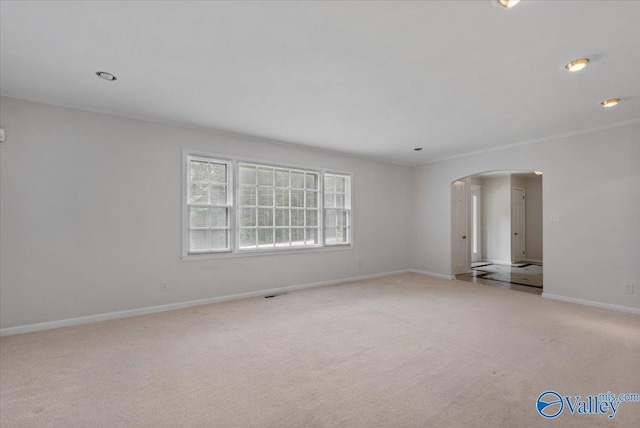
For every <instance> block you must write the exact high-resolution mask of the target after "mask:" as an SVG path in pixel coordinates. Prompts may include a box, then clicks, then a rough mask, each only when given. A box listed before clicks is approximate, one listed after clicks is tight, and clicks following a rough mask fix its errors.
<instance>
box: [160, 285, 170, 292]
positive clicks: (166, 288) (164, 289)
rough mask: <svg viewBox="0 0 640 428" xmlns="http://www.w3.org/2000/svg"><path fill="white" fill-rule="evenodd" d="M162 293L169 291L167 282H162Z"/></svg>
mask: <svg viewBox="0 0 640 428" xmlns="http://www.w3.org/2000/svg"><path fill="white" fill-rule="evenodd" d="M160 291H161V292H162V293H166V292H167V291H169V286H168V285H167V283H166V282H161V283H160Z"/></svg>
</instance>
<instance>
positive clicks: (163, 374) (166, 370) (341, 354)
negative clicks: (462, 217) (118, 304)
mask: <svg viewBox="0 0 640 428" xmlns="http://www.w3.org/2000/svg"><path fill="white" fill-rule="evenodd" d="M0 386H1V395H0V400H1V401H0V426H2V428H5V427H6V428H9V427H368V428H370V427H427V426H428V427H459V426H477V427H536V426H540V427H543V426H544V427H560V426H562V427H564V426H570V427H573V426H576V427H577V426H581V427H585V426H589V427H599V426H602V427H612V426H626V427H631V426H636V427H637V426H638V422H639V421H640V403H623V404H621V405H620V408H619V409H618V413H617V415H616V417H615V418H614V419H613V420H610V419H608V418H607V417H606V416H602V415H577V414H576V415H571V414H569V412H568V411H567V410H565V411H564V412H563V413H562V414H561V415H560V416H559V417H558V418H557V419H554V420H551V421H549V420H545V419H543V418H542V417H541V416H540V415H539V414H538V413H537V411H536V407H535V404H536V399H537V397H538V395H539V394H540V393H542V392H543V391H545V390H547V389H554V390H556V391H558V392H560V393H561V394H564V395H581V396H583V397H584V396H587V395H590V394H598V393H601V392H607V391H612V392H615V393H621V392H629V393H635V392H638V393H640V317H639V316H636V315H630V314H624V313H617V312H612V311H606V310H601V309H595V308H590V307H584V306H578V305H573V304H569V303H563V302H557V301H551V300H546V299H543V298H541V297H539V296H536V295H531V294H527V293H520V292H517V291H512V290H506V289H501V288H495V287H490V286H485V285H480V284H471V283H468V282H462V281H446V280H439V279H434V278H428V277H424V276H420V275H414V274H406V275H398V276H393V277H387V278H380V279H377V280H371V281H362V282H356V283H350V284H343V285H338V286H331V287H322V288H316V289H309V290H303V291H297V292H292V293H289V294H288V295H285V296H280V297H275V298H271V299H264V298H252V299H246V300H239V301H234V302H228V303H221V304H214V305H208V306H200V307H193V308H188V309H183V310H178V311H172V312H165V313H160V314H153V315H146V316H141V317H135V318H128V319H123V320H115V321H107V322H102V323H96V324H87V325H83V326H76V327H68V328H63V329H58V330H50V331H43V332H37V333H30V334H24V335H18V336H10V337H4V338H2V339H0Z"/></svg>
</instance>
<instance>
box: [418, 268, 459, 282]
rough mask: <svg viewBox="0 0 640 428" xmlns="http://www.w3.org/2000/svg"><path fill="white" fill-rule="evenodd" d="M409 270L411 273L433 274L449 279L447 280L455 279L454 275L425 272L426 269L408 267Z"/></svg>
mask: <svg viewBox="0 0 640 428" xmlns="http://www.w3.org/2000/svg"><path fill="white" fill-rule="evenodd" d="M409 272H412V273H418V274H420V275H425V276H434V277H436V278H442V279H449V280H451V279H456V277H455V276H451V275H444V274H441V273H435V272H427V271H424V270H418V269H409Z"/></svg>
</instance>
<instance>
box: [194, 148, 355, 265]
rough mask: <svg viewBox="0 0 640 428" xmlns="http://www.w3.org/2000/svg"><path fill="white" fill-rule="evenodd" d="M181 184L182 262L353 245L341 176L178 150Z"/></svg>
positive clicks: (347, 190)
mask: <svg viewBox="0 0 640 428" xmlns="http://www.w3.org/2000/svg"><path fill="white" fill-rule="evenodd" d="M184 183H185V192H184V202H183V238H182V239H183V251H182V255H183V258H184V259H189V258H190V257H191V256H205V258H206V255H210V254H216V253H251V252H262V251H277V250H292V249H308V248H322V247H336V246H350V245H351V243H352V238H351V231H352V225H351V176H350V175H348V174H339V173H333V172H331V173H329V172H323V171H320V170H313V169H306V168H298V167H293V166H285V165H267V164H262V163H256V162H252V161H251V162H250V161H247V160H241V159H224V158H223V157H218V156H217V155H209V154H207V153H203V152H195V151H187V150H185V151H184ZM195 258H196V259H197V258H202V257H195Z"/></svg>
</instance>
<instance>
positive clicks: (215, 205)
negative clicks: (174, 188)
mask: <svg viewBox="0 0 640 428" xmlns="http://www.w3.org/2000/svg"><path fill="white" fill-rule="evenodd" d="M188 163H189V172H188V175H189V188H188V197H187V205H188V215H189V253H207V252H214V251H229V250H230V249H231V248H230V246H229V212H230V209H231V205H230V200H231V199H230V193H231V192H230V191H229V165H228V164H227V163H226V162H224V161H218V160H214V159H207V158H196V157H189V162H188Z"/></svg>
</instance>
